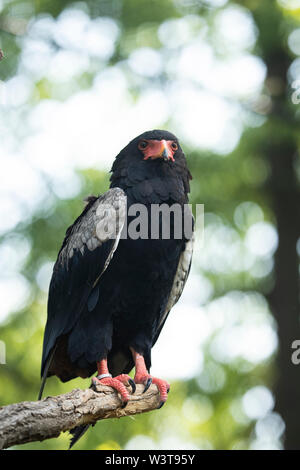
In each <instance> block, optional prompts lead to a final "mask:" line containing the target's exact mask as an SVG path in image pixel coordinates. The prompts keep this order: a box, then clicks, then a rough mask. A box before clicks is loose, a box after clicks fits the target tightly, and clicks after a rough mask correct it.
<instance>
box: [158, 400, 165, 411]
mask: <svg viewBox="0 0 300 470" xmlns="http://www.w3.org/2000/svg"><path fill="white" fill-rule="evenodd" d="M164 404H165V401H161V402H160V404H159V405H158V407H157V409H158V410H160V408H162V407H163V406H164Z"/></svg>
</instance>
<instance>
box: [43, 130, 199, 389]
mask: <svg viewBox="0 0 300 470" xmlns="http://www.w3.org/2000/svg"><path fill="white" fill-rule="evenodd" d="M144 140H146V141H149V142H150V141H151V142H152V141H153V142H157V141H162V142H172V145H173V147H174V148H176V151H175V150H173V151H172V152H173V153H172V154H170V155H172V158H171V157H170V158H168V159H166V158H154V157H153V158H152V157H151V158H148V157H147V159H145V158H144V154H143V151H142V150H141V149H140V148H139V143H140V142H141V141H144ZM157 145H158V144H157ZM168 145H171V144H168ZM170 149H171V147H170ZM170 152H171V150H170ZM162 155H165V154H162ZM159 156H160V155H159ZM156 157H157V156H156ZM111 171H112V174H111V185H110V188H111V189H110V190H109V191H108V192H106V193H105V194H104V195H102V196H100V197H95V196H92V197H89V198H88V199H87V204H86V207H85V208H84V210H83V212H82V214H81V215H80V216H79V217H78V218H77V219H76V221H75V222H74V224H73V225H72V226H71V227H69V228H68V229H67V232H66V236H65V239H64V241H63V244H62V247H61V249H60V251H59V253H58V258H57V261H56V263H55V266H54V270H53V275H52V279H51V283H50V289H49V299H48V319H47V324H46V328H45V335H44V346H43V357H42V369H41V372H42V376H43V377H44V379H46V377H48V376H51V375H57V376H58V377H59V378H60V379H61V380H62V381H68V380H70V379H72V378H74V377H77V376H81V377H88V376H90V375H91V374H93V373H94V372H95V371H96V370H97V363H98V362H99V361H100V360H102V359H104V358H107V361H108V369H109V371H110V373H111V374H112V375H113V376H115V375H118V374H123V373H124V374H127V373H128V372H129V371H130V370H131V369H132V368H133V366H134V358H133V355H132V352H131V349H130V348H132V349H133V350H134V351H136V352H137V353H139V354H141V355H142V356H143V357H144V360H145V364H146V367H147V369H148V370H149V369H150V366H151V348H152V346H153V345H154V343H155V341H156V340H157V338H158V336H159V333H160V331H161V328H162V326H163V324H164V322H165V320H166V318H167V315H168V313H169V310H170V309H171V308H172V306H173V305H174V303H175V302H176V301H177V300H178V298H179V296H180V294H181V292H182V289H183V286H184V283H185V281H186V278H187V276H188V273H189V269H190V263H191V257H192V249H191V240H188V239H187V238H185V237H184V235H182V237H181V238H180V239H175V238H174V236H172V233H173V232H172V227H173V225H174V222H173V219H172V218H171V222H170V224H171V226H172V227H171V237H170V239H162V237H159V238H158V239H146V240H145V239H139V238H138V239H130V238H128V237H127V238H126V237H125V236H124V235H125V227H126V224H125V222H126V216H127V210H129V209H130V207H131V206H132V205H133V204H136V203H139V204H143V205H144V206H145V207H147V208H148V209H149V214H150V208H151V205H152V204H162V203H164V204H168V205H169V206H171V205H172V204H174V203H177V204H179V205H180V206H183V205H184V204H187V203H188V192H189V190H190V188H189V180H190V178H191V175H190V172H189V170H188V168H187V165H186V159H185V156H184V153H183V151H182V149H181V147H180V145H179V143H178V140H177V138H176V137H175V136H174V135H173V134H171V133H169V132H167V131H160V130H155V131H149V132H145V133H144V134H142V135H140V136H138V137H137V138H135V139H134V140H132V141H131V142H130V143H129V144H128V145H127V146H126V147H125V148H124V149H123V150H122V151H121V152H120V153H119V155H118V156H117V157H116V159H115V162H114V164H113V166H112V170H111ZM107 203H108V204H111V205H112V206H113V207H114V208H115V210H116V213H117V215H118V219H117V223H116V227H115V235H116V236H115V237H111V238H110V237H105V236H104V235H103V234H102V235H101V234H99V233H98V232H97V230H98V229H99V224H100V226H101V224H102V222H101V220H103V214H101V210H102V207H104V205H106V204H107ZM101 217H102V219H101ZM191 217H192V216H191ZM132 219H133V217H132V216H128V220H127V221H128V222H130V221H131V220H132ZM160 221H161V219H160ZM102 225H103V227H102V228H104V223H103V224H102ZM96 226H97V227H98V228H97V229H96V228H95V227H96ZM173 229H174V227H173ZM122 230H123V232H122ZM121 232H122V234H121ZM148 232H149V234H150V232H151V218H150V217H149V226H148Z"/></svg>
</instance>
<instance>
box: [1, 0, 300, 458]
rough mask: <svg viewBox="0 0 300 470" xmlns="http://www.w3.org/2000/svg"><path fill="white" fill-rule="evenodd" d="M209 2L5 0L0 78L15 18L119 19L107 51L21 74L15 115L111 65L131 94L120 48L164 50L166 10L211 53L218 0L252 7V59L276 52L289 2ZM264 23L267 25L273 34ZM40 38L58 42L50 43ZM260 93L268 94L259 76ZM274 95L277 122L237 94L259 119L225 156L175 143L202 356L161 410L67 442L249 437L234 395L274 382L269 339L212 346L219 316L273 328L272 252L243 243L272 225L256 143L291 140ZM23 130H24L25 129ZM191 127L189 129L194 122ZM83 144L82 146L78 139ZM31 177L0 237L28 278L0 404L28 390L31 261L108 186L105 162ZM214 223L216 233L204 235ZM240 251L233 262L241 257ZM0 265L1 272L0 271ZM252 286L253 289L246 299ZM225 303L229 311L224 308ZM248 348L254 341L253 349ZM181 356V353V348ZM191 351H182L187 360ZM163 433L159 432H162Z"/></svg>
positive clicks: (41, 314)
mask: <svg viewBox="0 0 300 470" xmlns="http://www.w3.org/2000/svg"><path fill="white" fill-rule="evenodd" d="M209 3H210V2H208V1H207V2H205V1H203V2H196V1H195V2H193V1H189V2H185V1H180V0H178V1H171V0H159V1H158V0H152V1H149V0H143V1H141V0H139V1H137V0H126V1H125V0H124V1H122V0H114V1H108V0H101V1H98V2H93V1H86V2H78V3H73V2H69V1H65V0H64V1H57V0H56V1H50V0H40V1H34V0H27V1H26V2H25V1H19V0H15V1H6V2H4V6H3V8H2V11H0V30H1V37H0V48H1V49H2V50H3V51H4V54H5V59H4V60H3V61H2V62H1V64H0V77H1V80H3V81H4V82H5V81H6V80H8V79H10V78H12V77H14V76H15V75H16V74H17V73H18V69H19V67H21V65H20V57H21V54H22V52H23V48H24V39H25V38H26V34H27V33H26V28H27V27H28V26H29V25H30V24H31V23H32V22H34V20H35V19H36V18H39V17H41V15H48V17H50V18H58V17H59V15H60V14H61V12H64V11H66V9H67V8H72V9H73V8H74V9H79V10H83V11H86V12H87V14H88V15H89V17H90V18H93V19H95V18H98V17H110V18H112V19H114V20H115V21H116V23H117V25H118V27H119V28H120V30H119V36H118V38H117V40H116V43H115V45H114V51H113V53H112V55H111V57H110V58H108V59H107V60H106V59H105V60H104V59H103V60H102V59H99V58H97V57H96V58H95V57H94V58H91V60H90V62H89V64H90V65H89V67H87V69H86V70H85V71H83V72H82V73H79V74H78V75H76V76H75V77H72V80H69V81H68V80H67V81H66V82H63V83H56V82H55V81H51V79H50V78H49V77H47V76H44V75H43V72H42V71H40V76H39V77H38V78H36V77H29V78H30V80H31V84H32V92H31V95H30V97H29V99H28V102H27V103H26V109H25V110H24V115H25V116H28V113H29V112H30V109H32V107H34V106H36V105H37V104H39V103H40V102H41V101H43V100H45V101H47V100H59V101H61V102H64V101H65V100H67V99H68V98H69V97H71V96H73V95H74V94H76V93H77V92H79V91H82V90H88V89H89V88H90V87H91V86H92V84H93V79H94V76H95V75H96V73H98V72H99V71H100V70H105V69H106V68H109V67H111V66H116V65H118V66H119V67H120V69H122V70H123V71H124V73H125V75H126V78H127V80H128V88H129V89H130V91H131V92H132V99H133V102H134V99H137V98H138V97H139V96H140V93H141V92H142V91H143V90H144V89H145V86H146V85H147V86H148V85H149V83H150V82H151V80H152V78H149V77H148V78H147V77H146V78H145V77H143V78H141V77H137V76H136V75H135V74H134V73H133V72H132V71H130V70H129V68H128V64H127V62H126V61H127V59H128V56H129V54H130V53H131V52H132V51H135V50H136V49H138V48H141V47H150V48H153V49H157V50H160V51H161V52H162V53H163V57H165V58H167V57H168V55H169V54H171V52H170V50H169V49H168V47H167V46H165V45H163V44H162V42H161V39H160V37H159V34H158V29H159V26H160V25H162V24H163V23H164V22H165V21H167V20H171V19H182V18H185V17H186V16H187V15H196V16H197V15H198V19H199V21H200V20H201V25H202V26H201V27H199V28H198V27H197V28H196V33H195V34H198V33H199V34H200V33H202V30H203V31H208V34H207V36H206V37H205V41H206V44H209V45H210V46H212V47H213V49H214V52H215V53H216V55H218V54H219V51H218V47H217V45H216V43H215V38H214V29H213V28H214V27H215V25H214V20H215V16H216V14H217V13H218V12H219V11H221V10H222V8H223V9H225V8H227V6H229V7H232V6H234V7H237V6H238V4H239V3H240V4H241V5H242V6H243V8H244V9H245V10H246V9H247V10H246V11H247V12H248V13H249V14H250V15H253V16H251V18H252V17H253V18H254V21H255V25H256V28H257V31H258V40H257V43H256V44H255V45H254V46H253V48H252V52H255V54H257V55H258V56H259V57H261V58H262V59H263V60H269V56H270V51H271V52H272V51H273V50H274V51H277V53H278V54H279V55H280V54H283V51H286V50H287V35H288V33H289V32H290V31H291V30H292V28H293V27H294V26H295V24H297V23H296V21H298V20H299V15H298V13H297V12H295V13H294V14H293V15H292V14H291V13H289V14H287V12H286V11H285V10H283V9H282V8H280V7H279V6H276V7H274V8H273V6H274V5H273V4H274V3H275V2H273V1H268V2H262V1H255V0H249V1H247V2H235V1H230V2H228V3H229V5H227V6H226V5H225V6H224V7H222V8H213V7H209ZM224 3H225V2H224ZM0 8H1V7H0ZM297 15H298V17H297ZM197 24H198V23H197ZM199 24H200V23H199ZM24 25H25V30H24ZM22 28H23V29H22ZM274 30H276V32H278V34H274ZM49 42H51V41H50V40H49ZM50 46H51V47H53V48H59V47H61V46H59V45H57V44H55V43H54V44H53V43H51V44H50ZM180 47H181V46H178V48H177V49H176V48H175V55H174V57H175V62H176V58H177V57H178V56H179V54H180ZM221 55H222V54H221ZM225 55H226V54H225ZM168 73H169V75H168ZM168 73H166V72H162V73H161V75H160V76H159V77H156V78H155V79H153V82H154V81H155V83H156V85H158V86H160V87H161V88H160V89H161V90H162V91H163V92H164V90H165V88H164V87H165V86H166V85H168V84H170V82H172V78H170V77H172V73H171V74H170V72H168ZM150 84H151V83H150ZM197 86H198V85H197ZM263 93H264V94H265V95H268V96H271V97H272V93H271V92H270V89H268V86H267V85H266V86H265V89H264V90H263ZM236 101H237V103H238V100H236ZM238 104H239V105H241V103H238ZM283 105H284V106H283V108H284V110H285V111H286V110H288V114H289V120H288V121H287V120H286V119H285V114H283V116H279V117H278V114H277V115H272V113H271V112H270V113H268V112H266V113H262V115H259V116H257V113H256V111H255V110H254V109H252V108H251V103H246V104H245V102H243V103H242V105H241V109H242V108H243V106H246V108H247V107H249V110H248V111H249V115H250V117H252V119H254V120H255V119H257V118H258V119H259V123H258V124H257V122H256V121H255V125H248V124H247V123H246V124H243V135H242V138H241V140H240V142H239V145H238V146H237V147H236V148H235V149H234V150H233V151H232V152H230V153H227V154H226V155H224V154H222V155H221V154H217V153H214V152H212V151H204V150H203V149H199V148H197V147H195V146H193V145H191V143H190V142H188V139H187V140H186V141H183V147H184V148H185V151H186V154H187V156H188V162H189V167H190V170H191V173H192V175H193V180H192V183H191V188H192V192H191V202H192V203H193V204H196V203H204V204H205V229H206V230H205V236H206V235H207V234H208V240H206V242H208V244H209V243H211V244H212V245H211V246H212V252H211V253H210V255H209V256H210V257H211V260H210V262H209V260H208V261H207V260H206V261H205V256H204V255H205V253H204V254H203V256H202V253H200V255H199V256H197V257H196V259H195V263H194V265H195V272H197V275H198V283H197V289H199V290H202V289H203V288H204V282H205V283H209V285H210V286H211V291H212V292H211V294H210V295H208V296H207V299H205V301H204V302H203V304H202V307H201V308H203V309H204V310H205V311H206V315H207V317H208V318H209V320H208V321H211V322H212V324H213V325H214V326H213V328H212V331H211V333H210V334H208V335H207V337H206V340H205V341H204V343H203V344H200V341H199V351H200V349H201V352H202V355H203V365H202V367H201V368H200V366H199V371H198V373H197V374H196V376H195V377H190V378H189V379H186V380H182V381H174V382H172V389H171V392H170V394H169V399H168V403H167V405H166V406H165V407H164V408H163V409H161V410H160V411H154V412H152V413H149V414H145V415H141V416H136V417H134V418H122V420H121V421H119V420H107V421H106V422H100V423H97V425H96V426H95V428H94V429H93V430H92V431H89V432H88V433H87V434H86V435H85V436H84V438H83V439H82V440H81V441H80V442H79V444H78V445H77V448H78V449H119V448H120V449H124V448H125V447H126V446H127V445H128V442H130V441H131V443H132V444H131V445H132V446H135V445H137V444H136V442H138V441H137V440H135V439H141V438H143V439H144V441H142V442H143V443H144V444H143V445H145V446H149V447H150V448H151V447H152V448H155V447H156V446H157V447H160V446H166V447H167V446H168V445H170V442H171V440H173V441H172V442H175V445H176V443H178V446H179V445H181V446H183V447H185V448H192V447H194V448H200V449H202V448H204V449H210V448H216V449H245V448H249V447H251V445H253V442H254V440H255V431H254V428H255V424H256V421H257V418H256V417H251V416H249V414H248V415H247V413H246V411H245V406H244V405H243V399H244V397H245V394H246V392H247V391H249V390H250V389H252V388H253V387H255V386H265V387H270V388H272V387H273V385H274V381H275V375H276V368H275V364H274V353H275V347H274V348H273V350H272V351H271V352H270V353H269V354H268V355H265V356H263V357H262V358H261V359H260V360H259V359H255V360H252V361H251V360H250V359H249V358H247V357H246V356H245V355H244V356H243V355H242V354H240V355H237V356H234V357H232V358H231V359H230V358H229V359H228V357H226V354H224V356H223V357H222V356H221V357H220V355H219V357H218V356H217V355H216V354H214V353H213V351H214V345H215V342H216V340H217V339H218V335H220V333H221V332H222V329H224V328H225V327H226V325H227V324H230V322H231V326H232V327H234V328H237V327H240V326H242V325H244V326H245V325H246V326H245V328H247V327H248V326H249V328H250V327H251V326H253V325H254V324H256V325H259V324H263V325H267V326H268V327H270V328H271V329H272V331H273V333H274V335H275V331H276V326H275V324H274V321H273V318H272V317H271V315H270V313H269V310H268V307H267V303H266V296H267V295H268V293H269V292H270V290H271V287H272V285H273V269H272V263H273V252H272V253H269V254H267V255H261V256H260V255H259V254H253V253H250V254H249V249H248V248H247V246H248V245H247V243H248V240H249V230H250V228H251V227H252V226H253V225H254V224H256V223H260V222H263V223H265V224H270V225H271V226H272V227H273V226H274V225H275V224H276V222H275V216H274V212H273V208H272V205H271V201H270V196H269V190H268V181H269V175H270V167H269V162H268V161H267V159H266V150H267V148H268V146H269V145H270V143H272V144H273V145H275V146H278V145H283V143H286V142H291V141H293V142H294V140H296V139H297V138H298V137H297V133H298V124H299V123H298V120H299V116H297V113H296V112H294V108H293V107H292V105H291V104H290V101H289V98H288V93H287V96H286V100H285V102H284V103H283ZM22 112H23V111H22ZM174 113H176V110H174ZM241 113H242V111H241ZM24 115H23V114H22V116H21V117H20V116H19V117H18V118H16V120H14V119H12V121H13V122H12V124H11V128H14V127H15V128H16V132H15V136H19V134H20V133H21V134H22V132H24V130H23V129H22V126H18V122H19V121H18V120H17V119H20V121H21V122H23V120H24ZM21 118H22V119H21ZM24 121H25V120H24ZM171 122H172V121H171ZM166 127H167V126H166ZM26 129H27V128H26ZM27 130H28V132H30V131H31V130H30V128H28V129H27ZM202 131H203V130H202V129H199V132H202ZM26 132H27V131H26ZM20 141H21V140H20ZM86 144H87V146H86V149H87V150H86V151H87V152H88V151H89V145H88V144H89V143H88V142H87V143H86ZM298 144H299V142H298ZM99 152H100V151H99ZM40 176H41V178H42V180H43V184H44V187H45V188H46V190H47V191H46V197H45V198H44V199H43V200H42V201H41V203H40V205H39V206H38V207H37V208H36V209H35V210H34V211H33V212H30V211H28V214H26V217H24V218H23V219H22V221H21V222H20V223H19V224H18V225H17V226H16V227H14V229H13V231H11V232H8V233H4V234H3V235H2V237H1V239H0V242H1V243H2V244H3V245H4V244H5V243H6V242H7V241H9V240H10V237H12V236H16V237H19V239H20V240H23V241H24V240H25V241H26V243H27V244H28V245H29V246H30V250H29V253H28V255H27V257H26V259H25V260H24V262H23V264H22V266H20V269H19V272H20V274H21V275H22V276H24V278H25V279H26V281H28V286H29V288H28V296H27V299H26V300H25V301H24V304H23V305H21V306H20V308H18V309H17V310H16V311H12V312H10V313H9V314H8V315H7V316H6V317H5V318H4V320H3V321H2V323H1V324H0V339H1V341H4V342H5V344H6V348H7V350H6V364H5V365H1V364H0V383H1V386H0V404H1V405H6V404H9V403H14V402H19V401H24V400H35V399H36V398H37V394H38V390H39V383H40V376H39V372H40V357H41V350H42V337H43V328H44V325H45V321H46V303H47V288H45V286H44V285H43V282H41V280H40V273H41V269H42V268H43V267H44V266H46V265H47V263H54V261H55V259H56V256H57V253H58V250H59V248H60V246H61V243H62V240H63V237H64V234H65V232H66V229H67V227H68V226H69V225H70V224H72V223H73V221H74V219H75V218H76V217H77V216H78V215H79V214H80V212H81V210H82V208H83V198H84V197H86V196H87V195H90V194H100V193H102V192H104V191H106V190H107V188H108V186H109V175H108V174H107V173H106V172H104V171H102V170H101V171H100V170H97V169H92V168H91V169H85V170H78V171H77V176H78V178H79V181H80V189H79V190H78V191H77V193H76V195H73V196H72V197H68V198H67V197H66V198H63V197H62V198H61V197H59V196H58V195H57V193H56V192H55V190H54V188H53V185H52V181H51V180H48V179H47V178H46V177H45V175H42V174H41V175H40ZM245 204H246V205H245ZM247 204H248V205H247ZM245 208H247V210H246V212H245V210H244V209H245ZM218 233H219V238H216V239H215V238H214V237H215V236H216V237H217V234H218ZM226 237H227V238H226ZM223 240H225V241H226V243H227V245H226V248H225V249H224V250H223V251H222V252H221V253H219V254H218V255H217V254H216V251H214V250H217V248H218V246H219V243H220V244H221V242H222V241H223ZM206 242H205V243H206ZM248 244H249V243H248ZM207 246H208V245H206V244H205V245H204V248H203V250H204V251H205V250H206V249H208V248H206V247H207ZM234 247H236V249H235V251H234V255H233V256H232V260H230V262H228V260H227V261H226V260H225V258H224V257H225V255H226V249H227V248H228V250H230V249H233V248H234ZM250 251H251V250H250ZM203 259H204V261H203ZM241 260H244V264H243V263H242V262H241ZM238 262H239V263H238ZM226 263H227V264H226ZM268 266H269V268H268ZM1 275H2V277H4V278H5V275H6V273H5V272H4V273H1ZM252 294H254V297H255V298H254V297H251V295H252ZM253 299H254V300H253ZM218 301H221V302H223V303H220V305H219V307H218V309H219V310H218V312H219V315H217V316H216V315H215V313H213V312H210V308H211V309H212V310H213V309H214V306H215V305H216V304H214V302H218ZM228 302H229V304H228V305H229V307H228V305H227V303H228ZM230 302H232V303H230ZM226 305H227V310H226V309H225V313H224V311H223V310H222V309H223V307H226ZM234 305H236V306H237V307H236V308H237V310H239V313H234V312H232V311H231V308H233V306H234ZM187 308H188V307H187ZM209 315H211V317H210V316H209ZM223 317H224V318H225V317H226V318H225V319H224V318H223ZM211 318H213V320H211ZM221 318H223V320H224V321H223V320H221ZM182 321H183V322H184V319H182ZM222 321H223V323H222ZM252 321H253V323H251V322H252ZM228 322H229V323H228ZM247 322H249V324H248V323H247ZM255 322H257V323H255ZM166 328H167V326H166ZM250 329H251V328H250ZM199 334H200V332H199ZM233 341H234V338H233ZM255 347H256V345H255V344H253V348H255ZM225 352H226V351H225ZM182 354H183V355H185V351H182ZM190 359H191V358H189V357H188V355H187V357H186V361H187V362H188V361H189V360H190ZM154 372H155V364H154V371H153V373H154ZM89 383H90V381H89V380H81V379H76V380H73V381H72V382H70V383H66V384H62V383H60V382H59V381H58V379H57V378H55V377H52V378H51V379H49V380H48V382H47V385H46V390H45V393H46V395H57V394H60V393H64V392H67V391H69V390H70V389H71V388H76V387H80V388H84V387H87V386H89ZM167 437H169V439H170V440H169V441H167V440H166V438H167ZM164 439H165V440H164ZM278 445H279V444H278ZM67 446H68V436H67V435H63V436H60V437H59V438H58V439H52V440H49V441H45V442H42V443H32V444H27V445H23V446H19V448H21V449H65V448H66V447H67Z"/></svg>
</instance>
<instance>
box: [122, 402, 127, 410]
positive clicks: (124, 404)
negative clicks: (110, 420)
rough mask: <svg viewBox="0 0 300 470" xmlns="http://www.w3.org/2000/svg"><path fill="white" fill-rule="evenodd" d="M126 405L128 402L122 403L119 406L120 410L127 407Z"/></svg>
mask: <svg viewBox="0 0 300 470" xmlns="http://www.w3.org/2000/svg"><path fill="white" fill-rule="evenodd" d="M127 403H128V401H124V402H123V403H122V406H121V408H122V410H123V409H124V408H125V407H126V406H127Z"/></svg>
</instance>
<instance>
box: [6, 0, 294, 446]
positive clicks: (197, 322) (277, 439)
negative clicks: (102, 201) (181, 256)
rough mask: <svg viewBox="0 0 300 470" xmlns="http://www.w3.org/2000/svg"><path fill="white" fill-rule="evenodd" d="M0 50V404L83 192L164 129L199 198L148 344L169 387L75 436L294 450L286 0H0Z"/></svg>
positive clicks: (28, 384) (15, 384)
mask: <svg viewBox="0 0 300 470" xmlns="http://www.w3.org/2000/svg"><path fill="white" fill-rule="evenodd" d="M0 48H1V50H2V51H3V55H4V58H3V59H2V61H1V62H0V341H1V350H2V361H1V362H2V364H0V404H1V405H5V404H9V403H14V402H18V401H23V400H36V398H37V394H38V390H39V384H40V375H39V374H40V358H41V350H42V335H43V328H44V325H45V321H46V302H47V291H48V286H49V280H50V277H51V273H52V268H53V264H54V261H55V259H56V256H57V252H58V250H59V248H60V246H61V242H62V239H63V237H64V234H65V231H66V228H67V227H68V226H69V225H70V224H71V223H72V222H73V220H74V219H75V218H76V217H77V216H78V215H79V213H80V212H81V210H82V208H83V202H82V201H83V198H84V197H85V196H87V195H89V194H92V193H93V194H99V193H101V192H104V191H106V190H107V188H108V185H109V173H108V172H109V170H110V168H111V165H112V162H113V160H114V157H115V155H116V154H117V153H118V152H119V150H120V149H121V148H122V147H123V146H124V145H126V144H127V143H128V141H129V140H131V139H132V138H134V137H135V136H136V135H138V134H139V133H141V132H143V131H145V130H149V129H153V128H164V129H168V130H170V131H171V132H174V133H175V134H176V135H177V136H178V138H179V139H180V141H181V144H182V147H183V148H184V150H185V153H186V155H187V158H188V164H189V167H190V170H191V172H192V174H193V181H192V192H191V201H192V202H193V203H198V204H204V206H205V218H204V220H205V233H204V241H203V243H202V244H198V246H197V248H196V250H195V256H194V262H193V269H192V272H191V275H190V277H189V280H188V283H187V285H186V288H185V291H184V294H183V295H182V298H181V299H180V301H179V302H178V304H177V305H176V307H174V309H173V311H172V313H171V315H170V316H169V318H168V321H167V323H166V326H165V328H164V330H163V332H162V334H161V336H160V338H159V341H158V343H157V344H156V345H155V347H154V349H153V361H152V362H153V367H152V373H153V374H154V375H156V376H159V377H162V378H165V379H167V380H169V381H170V382H171V384H172V389H171V393H170V395H169V399H168V403H167V405H166V406H165V407H164V408H163V409H161V410H160V411H154V412H151V413H148V414H145V415H140V416H136V417H134V418H129V417H128V418H122V419H121V420H107V421H106V422H98V424H97V425H96V426H95V428H93V429H92V430H90V431H89V432H88V433H87V434H86V435H85V436H84V438H82V440H81V441H79V443H78V444H77V446H76V448H77V449H130V450H131V449H283V448H286V449H291V448H294V449H295V448H298V449H299V448H300V398H299V397H300V365H299V366H297V365H296V364H293V363H292V360H291V355H292V353H293V349H292V343H293V341H294V340H296V339H300V331H299V254H300V241H299V240H300V239H299V237H300V217H299V210H300V191H299V179H300V159H299V145H300V140H299V121H300V104H299V103H300V1H299V0H278V1H276V0H264V1H261V0H243V1H240V2H239V1H233V0H231V1H230V0H202V1H201V0H98V1H97V2H95V1H92V0H90V1H82V2H72V1H66V0H52V1H51V2H50V1H49V0H0ZM4 349H5V351H4ZM4 352H5V354H4ZM4 362H5V363H4ZM89 384H90V380H86V381H84V380H82V379H80V380H77V379H76V380H74V381H72V382H69V383H66V384H62V383H60V382H59V381H58V379H57V378H55V377H54V378H51V379H49V381H48V382H47V385H46V390H45V394H46V395H57V394H60V393H64V392H67V391H69V390H71V389H73V388H75V387H81V388H84V387H87V386H89ZM68 439H69V438H68V436H67V434H64V435H61V436H60V437H59V438H58V439H52V440H48V441H45V442H42V443H32V444H27V445H23V446H19V447H18V448H23V449H24V448H25V449H65V448H66V447H67V446H68Z"/></svg>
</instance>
